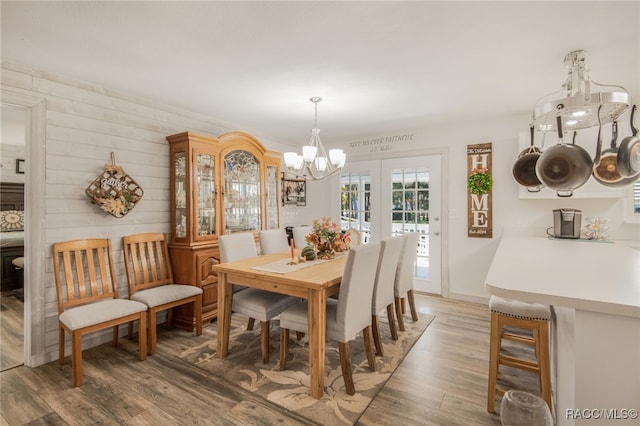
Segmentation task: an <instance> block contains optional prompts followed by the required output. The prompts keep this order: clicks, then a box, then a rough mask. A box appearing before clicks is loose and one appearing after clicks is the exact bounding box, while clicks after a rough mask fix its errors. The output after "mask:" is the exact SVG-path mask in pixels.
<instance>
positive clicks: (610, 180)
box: [593, 121, 636, 187]
mask: <svg viewBox="0 0 640 426" xmlns="http://www.w3.org/2000/svg"><path fill="white" fill-rule="evenodd" d="M599 138H600V132H598V139H599ZM617 139H618V122H617V121H614V122H613V123H612V125H611V147H610V148H607V149H605V150H604V151H600V149H601V148H602V143H601V141H600V140H598V144H597V147H596V158H595V160H593V177H594V179H595V180H597V181H598V182H599V183H600V184H602V185H604V186H610V187H619V186H625V185H629V184H630V183H633V181H635V180H636V177H630V178H625V177H622V175H621V174H620V172H619V171H618V152H619V151H618V146H617V145H616V141H617Z"/></svg>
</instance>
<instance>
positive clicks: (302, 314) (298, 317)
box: [280, 299, 356, 342]
mask: <svg viewBox="0 0 640 426" xmlns="http://www.w3.org/2000/svg"><path fill="white" fill-rule="evenodd" d="M337 312H338V301H337V300H335V299H327V339H328V340H335V341H336V342H348V341H350V340H353V339H354V338H355V337H356V336H347V335H346V334H345V330H344V327H342V326H339V324H338V321H337V316H338V315H337ZM307 315H308V313H307V301H306V300H304V301H302V302H300V303H298V304H295V305H293V306H291V307H289V308H287V310H286V311H284V312H282V314H281V315H280V328H287V329H289V330H293V331H301V332H303V333H307V332H308V331H309V326H308V316H307Z"/></svg>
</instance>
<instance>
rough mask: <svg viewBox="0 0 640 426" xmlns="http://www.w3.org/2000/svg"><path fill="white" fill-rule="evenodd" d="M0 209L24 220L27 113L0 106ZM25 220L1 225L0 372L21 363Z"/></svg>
mask: <svg viewBox="0 0 640 426" xmlns="http://www.w3.org/2000/svg"><path fill="white" fill-rule="evenodd" d="M1 107H2V120H1V124H0V125H1V129H2V135H1V141H2V144H1V155H0V157H1V158H2V168H1V169H0V171H1V177H0V180H1V181H2V188H3V189H2V195H0V197H1V198H2V210H3V211H5V212H10V213H8V214H10V215H11V216H12V217H13V218H14V219H15V220H17V219H18V218H19V217H20V216H17V215H16V214H15V213H18V212H20V213H21V216H22V218H24V210H25V209H24V206H25V199H24V185H25V173H24V172H25V170H24V168H22V167H21V166H22V165H24V164H25V158H26V130H27V111H26V110H25V109H23V108H17V107H12V106H8V105H5V104H2V106H1ZM7 217H9V216H7ZM5 225H6V226H5ZM24 235H25V232H24V219H22V220H17V221H14V220H13V219H12V221H11V222H7V223H4V224H3V227H2V232H0V245H1V246H2V248H1V250H2V265H1V268H2V274H1V275H2V292H1V294H0V341H1V342H2V344H1V345H0V371H5V370H8V369H11V368H14V367H17V366H20V365H23V364H24V340H25V339H24V337H25V334H24V317H25V316H24V291H23V288H24V287H23V286H24V279H23V272H24V271H23V269H24V241H25V240H24Z"/></svg>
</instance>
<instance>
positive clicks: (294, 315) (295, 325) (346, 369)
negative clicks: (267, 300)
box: [280, 243, 380, 395]
mask: <svg viewBox="0 0 640 426" xmlns="http://www.w3.org/2000/svg"><path fill="white" fill-rule="evenodd" d="M379 256H380V243H371V244H367V245H362V246H358V247H354V248H352V249H351V250H349V252H348V254H347V260H346V263H345V266H344V273H343V275H342V283H341V284H340V293H339V296H338V299H337V300H336V299H331V298H328V299H327V308H326V309H327V310H326V336H327V339H331V340H335V341H337V342H338V343H339V354H340V364H341V366H342V376H343V378H344V383H345V390H346V392H347V393H348V394H349V395H353V394H355V386H354V384H353V376H352V374H351V354H350V352H349V341H350V340H353V339H354V338H355V337H356V335H357V334H358V333H359V332H362V334H363V337H364V345H365V351H366V353H367V361H368V363H369V368H370V369H371V371H375V370H376V360H375V355H374V353H373V343H372V337H371V306H370V305H369V304H368V303H362V301H363V300H371V298H372V297H373V286H374V281H375V278H376V268H372V267H371V264H372V263H374V264H377V263H378V258H379ZM307 309H308V307H307V301H306V300H305V301H303V302H300V303H298V304H296V305H293V306H291V307H289V308H287V309H286V310H285V311H283V312H282V314H280V369H281V370H284V369H285V368H286V364H287V357H288V356H289V330H294V331H299V332H307V331H308V313H307Z"/></svg>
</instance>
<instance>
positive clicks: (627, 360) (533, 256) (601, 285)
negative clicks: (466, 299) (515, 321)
mask: <svg viewBox="0 0 640 426" xmlns="http://www.w3.org/2000/svg"><path fill="white" fill-rule="evenodd" d="M485 290H486V291H487V292H488V293H489V294H492V295H496V296H500V297H504V298H510V299H517V300H521V301H523V302H530V303H543V304H547V305H551V306H552V312H553V317H552V324H551V359H552V383H553V400H554V410H553V411H554V417H555V419H556V424H557V425H581V424H585V425H586V424H589V425H595V424H597V425H599V426H600V425H608V424H615V425H621V424H633V425H640V419H638V417H637V414H638V410H639V409H640V250H638V249H636V248H633V247H630V246H628V245H625V244H622V243H618V242H604V241H589V240H569V239H552V238H548V237H515V236H505V237H503V238H502V239H501V241H500V243H499V245H498V249H497V251H496V254H495V256H494V258H493V261H492V263H491V266H490V268H489V272H488V273H487V277H486V280H485ZM634 410H635V411H634Z"/></svg>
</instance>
